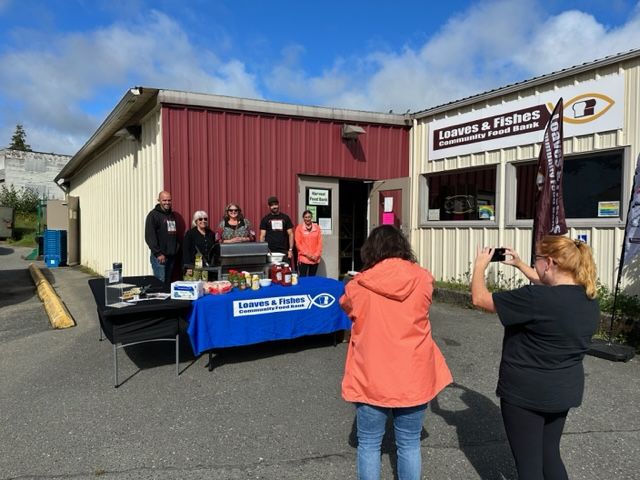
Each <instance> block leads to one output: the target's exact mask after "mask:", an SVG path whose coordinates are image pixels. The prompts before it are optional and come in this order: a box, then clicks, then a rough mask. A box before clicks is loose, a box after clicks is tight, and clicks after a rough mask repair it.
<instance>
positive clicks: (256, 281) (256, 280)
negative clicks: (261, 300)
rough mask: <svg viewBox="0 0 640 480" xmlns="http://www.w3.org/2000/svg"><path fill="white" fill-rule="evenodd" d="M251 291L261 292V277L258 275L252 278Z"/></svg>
mask: <svg viewBox="0 0 640 480" xmlns="http://www.w3.org/2000/svg"><path fill="white" fill-rule="evenodd" d="M251 290H260V277H259V276H258V275H254V276H253V277H252V278H251Z"/></svg>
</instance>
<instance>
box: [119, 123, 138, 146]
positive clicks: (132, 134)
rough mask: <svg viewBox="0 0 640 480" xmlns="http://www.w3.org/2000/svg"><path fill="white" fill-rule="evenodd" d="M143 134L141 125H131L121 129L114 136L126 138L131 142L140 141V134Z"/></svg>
mask: <svg viewBox="0 0 640 480" xmlns="http://www.w3.org/2000/svg"><path fill="white" fill-rule="evenodd" d="M141 133H142V127H141V126H140V125H129V126H127V127H124V128H121V129H120V130H118V131H117V132H116V133H114V134H113V135H114V136H116V137H124V138H126V139H127V140H131V141H137V142H139V141H140V134H141Z"/></svg>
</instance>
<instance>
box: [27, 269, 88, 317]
mask: <svg viewBox="0 0 640 480" xmlns="http://www.w3.org/2000/svg"><path fill="white" fill-rule="evenodd" d="M29 272H30V273H31V278H32V279H33V283H34V284H35V285H36V288H37V289H38V296H39V297H40V300H42V303H43V304H44V309H45V310H46V312H47V315H48V316H49V322H50V323H51V326H52V327H53V328H69V327H75V325H76V322H75V321H74V320H73V317H72V316H71V314H70V313H69V310H67V307H65V305H64V303H62V300H61V299H60V297H59V296H58V294H57V293H56V291H55V290H54V289H53V287H52V286H51V284H50V283H49V282H48V281H47V279H46V278H44V275H43V274H42V272H41V271H40V269H39V268H38V267H37V266H36V265H34V264H33V263H32V264H31V265H29Z"/></svg>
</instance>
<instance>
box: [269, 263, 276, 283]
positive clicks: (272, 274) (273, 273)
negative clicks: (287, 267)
mask: <svg viewBox="0 0 640 480" xmlns="http://www.w3.org/2000/svg"><path fill="white" fill-rule="evenodd" d="M277 268H278V264H277V263H273V264H272V265H271V268H270V269H269V278H270V279H271V282H272V283H276V270H277Z"/></svg>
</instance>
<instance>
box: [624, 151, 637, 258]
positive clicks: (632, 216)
mask: <svg viewBox="0 0 640 480" xmlns="http://www.w3.org/2000/svg"><path fill="white" fill-rule="evenodd" d="M638 253H640V154H639V155H638V160H637V162H636V174H635V175H634V177H633V189H632V190H631V199H630V200H629V212H627V228H625V231H624V247H623V249H622V258H623V265H626V264H627V263H629V262H631V260H632V259H633V257H635V256H636V255H637V254H638Z"/></svg>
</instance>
